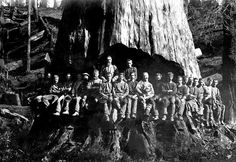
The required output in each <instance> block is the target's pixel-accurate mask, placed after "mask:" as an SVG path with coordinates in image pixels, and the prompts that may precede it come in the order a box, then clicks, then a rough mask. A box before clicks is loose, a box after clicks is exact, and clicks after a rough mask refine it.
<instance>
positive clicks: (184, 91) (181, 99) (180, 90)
mask: <svg viewBox="0 0 236 162" xmlns="http://www.w3.org/2000/svg"><path fill="white" fill-rule="evenodd" d="M187 95H188V87H187V86H186V85H183V78H182V77H181V76H178V83H177V93H176V104H177V107H178V111H177V117H178V119H180V120H183V113H184V109H185V102H186V97H187Z"/></svg>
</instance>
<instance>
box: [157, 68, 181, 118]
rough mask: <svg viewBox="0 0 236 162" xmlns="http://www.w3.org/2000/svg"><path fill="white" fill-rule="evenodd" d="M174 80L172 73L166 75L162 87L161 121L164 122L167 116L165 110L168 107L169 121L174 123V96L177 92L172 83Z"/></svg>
mask: <svg viewBox="0 0 236 162" xmlns="http://www.w3.org/2000/svg"><path fill="white" fill-rule="evenodd" d="M173 78H174V74H173V73H172V72H168V73H167V82H166V83H164V84H163V85H162V88H161V91H162V94H163V104H164V105H163V112H164V115H163V118H162V120H166V116H167V114H168V112H167V108H168V107H169V106H170V120H171V121H174V115H175V94H176V92H177V86H176V84H175V83H174V82H173V81H172V80H173Z"/></svg>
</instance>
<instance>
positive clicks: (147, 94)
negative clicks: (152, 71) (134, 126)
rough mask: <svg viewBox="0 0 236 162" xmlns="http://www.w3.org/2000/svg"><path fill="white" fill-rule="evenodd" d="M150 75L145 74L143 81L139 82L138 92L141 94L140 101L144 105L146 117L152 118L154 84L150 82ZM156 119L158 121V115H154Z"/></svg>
mask: <svg viewBox="0 0 236 162" xmlns="http://www.w3.org/2000/svg"><path fill="white" fill-rule="evenodd" d="M148 79H149V75H148V73H147V72H144V73H143V80H141V81H140V82H138V84H137V86H136V90H137V92H138V94H139V100H140V101H141V103H142V107H143V110H144V111H145V116H147V117H149V116H150V111H151V108H153V109H155V108H154V105H155V103H154V100H153V96H154V89H153V86H152V84H151V83H150V82H149V80H148ZM154 119H158V114H154Z"/></svg>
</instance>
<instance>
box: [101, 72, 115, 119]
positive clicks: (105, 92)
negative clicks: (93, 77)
mask: <svg viewBox="0 0 236 162" xmlns="http://www.w3.org/2000/svg"><path fill="white" fill-rule="evenodd" d="M111 80H112V74H111V73H107V76H106V82H104V83H102V84H101V86H100V88H99V94H100V95H101V98H100V100H99V102H100V103H101V104H102V105H103V109H104V117H105V120H106V121H110V117H109V116H110V113H111V110H112V102H113V96H112V87H113V86H112V82H111Z"/></svg>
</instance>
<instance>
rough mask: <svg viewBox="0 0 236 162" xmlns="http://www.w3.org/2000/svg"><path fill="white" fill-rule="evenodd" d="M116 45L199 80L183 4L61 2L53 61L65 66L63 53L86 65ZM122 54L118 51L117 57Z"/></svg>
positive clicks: (164, 0) (161, 0) (159, 0)
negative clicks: (169, 63) (162, 61)
mask: <svg viewBox="0 0 236 162" xmlns="http://www.w3.org/2000/svg"><path fill="white" fill-rule="evenodd" d="M73 33H76V34H73ZM71 35H75V42H74V45H73V47H72V48H74V51H71V50H70V47H71V44H72V43H70V41H69V40H70V36H71ZM76 41H77V42H76ZM116 44H123V45H125V46H126V47H128V48H132V49H137V50H139V51H143V52H145V53H147V54H149V55H150V56H152V57H155V56H162V57H164V58H165V59H166V60H169V61H173V62H175V63H178V64H179V65H180V67H181V68H182V69H183V71H184V73H185V74H186V75H193V76H196V77H199V76H200V71H199V67H198V63H197V59H196V55H195V47H194V44H193V39H192V34H191V31H190V29H189V26H188V22H187V18H186V14H185V12H184V0H176V1H173V0H145V1H144V0H126V1H124V0H94V1H89V0H68V1H66V4H65V9H64V11H63V16H62V20H61V25H60V27H59V34H58V39H57V44H56V50H55V53H56V57H57V58H56V60H62V61H61V62H63V61H64V62H63V63H64V64H65V65H67V64H66V62H69V61H67V60H68V56H67V55H72V56H73V58H75V59H74V60H73V63H74V64H75V66H82V65H83V64H84V65H88V63H89V61H91V60H93V61H96V60H97V58H98V57H100V56H101V55H102V54H104V53H106V51H107V50H109V48H110V47H111V46H114V45H116ZM70 51H71V52H70ZM121 55H122V56H121ZM127 55H128V54H125V52H123V53H122V52H120V53H119V58H120V59H121V58H122V57H124V58H125V57H127ZM83 56H84V57H85V58H83ZM136 56H137V57H138V54H137V55H136ZM66 59H67V60H66ZM76 59H77V60H76ZM82 59H84V60H85V63H83V62H82V63H81V62H80V61H81V60H82ZM113 60H115V59H113ZM86 61H88V62H86ZM122 61H123V60H122ZM122 61H120V62H122ZM78 62H79V63H78ZM59 64H61V63H59ZM68 66H69V64H68ZM75 66H73V67H75ZM118 66H119V65H118ZM84 69H86V68H84Z"/></svg>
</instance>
